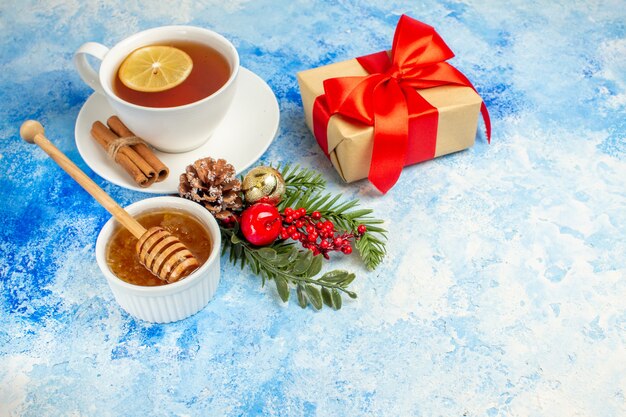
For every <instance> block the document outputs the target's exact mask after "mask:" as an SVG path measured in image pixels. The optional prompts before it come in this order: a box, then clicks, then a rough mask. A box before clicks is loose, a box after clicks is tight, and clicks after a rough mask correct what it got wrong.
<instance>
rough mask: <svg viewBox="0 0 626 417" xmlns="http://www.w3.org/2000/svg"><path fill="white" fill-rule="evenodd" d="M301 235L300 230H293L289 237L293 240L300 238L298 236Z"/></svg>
mask: <svg viewBox="0 0 626 417" xmlns="http://www.w3.org/2000/svg"><path fill="white" fill-rule="evenodd" d="M301 236H302V235H301V234H300V232H293V233H292V234H291V238H292V239H293V240H300V237H301Z"/></svg>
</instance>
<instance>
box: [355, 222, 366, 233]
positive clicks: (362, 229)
mask: <svg viewBox="0 0 626 417" xmlns="http://www.w3.org/2000/svg"><path fill="white" fill-rule="evenodd" d="M356 231H357V232H359V234H360V235H362V234H365V232H367V226H365V225H364V224H360V225H359V227H357V228H356Z"/></svg>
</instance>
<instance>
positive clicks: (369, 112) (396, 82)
mask: <svg viewBox="0 0 626 417" xmlns="http://www.w3.org/2000/svg"><path fill="white" fill-rule="evenodd" d="M453 56H454V53H453V52H452V51H451V50H450V48H448V46H447V45H446V44H445V42H444V41H443V39H442V38H441V37H440V36H439V34H437V32H435V29H434V28H433V27H431V26H429V25H426V24H424V23H422V22H419V21H417V20H415V19H412V18H410V17H408V16H406V15H402V16H401V17H400V21H399V22H398V26H397V27H396V32H395V34H394V39H393V46H392V49H391V59H390V58H389V56H388V54H387V53H386V52H385V51H383V52H379V53H376V54H372V55H367V56H364V57H360V58H357V59H358V61H359V63H360V64H361V66H363V68H365V70H366V71H368V72H369V73H370V75H366V76H362V77H360V76H357V77H339V78H330V79H327V80H325V81H324V92H325V95H324V96H320V97H319V98H318V100H316V104H315V107H316V108H317V114H315V113H316V110H315V109H314V120H315V121H316V123H315V129H314V130H315V132H314V133H315V136H316V138H317V139H318V141H319V142H320V145H322V149H324V152H325V153H326V154H328V138H327V134H326V128H327V124H328V119H329V117H330V116H331V115H333V114H341V115H343V116H345V117H348V118H351V119H353V120H356V121H358V122H361V123H364V124H366V125H369V126H372V125H373V126H374V146H373V151H372V162H371V165H370V170H369V175H368V178H369V180H370V182H371V183H372V184H374V186H375V187H376V188H378V189H379V190H380V191H381V192H383V193H386V192H387V191H388V190H389V189H390V188H391V187H392V186H393V185H394V184H395V183H396V181H397V180H398V178H399V176H400V173H401V171H402V168H403V167H404V165H405V164H406V163H407V162H410V163H415V162H419V161H421V160H426V159H432V158H433V157H434V155H435V145H436V138H437V115H438V113H437V109H436V108H435V107H433V106H432V105H431V104H430V103H428V102H427V101H426V100H425V99H424V98H423V97H422V96H420V94H419V93H418V92H417V91H416V89H421V88H431V87H438V86H441V85H459V86H467V87H471V88H474V86H473V85H472V83H471V82H470V81H469V80H468V79H467V78H466V77H465V76H464V75H463V74H462V73H461V72H460V71H458V70H457V69H456V68H454V67H453V66H452V65H450V64H448V63H447V62H445V61H446V60H448V59H450V58H452V57H453ZM320 107H327V108H326V109H322V110H326V111H323V113H325V116H324V115H321V114H320V111H319V110H320ZM481 112H482V115H483V119H484V121H485V127H486V130H487V140H488V141H490V140H491V124H490V121H489V113H488V111H487V107H486V106H485V104H484V102H483V104H482V105H481ZM429 115H434V116H435V117H428V116H429ZM410 117H411V120H417V119H419V118H420V117H425V123H424V121H423V122H422V124H421V125H420V126H419V130H421V132H420V133H421V134H422V135H424V134H425V137H421V138H420V142H421V143H419V146H420V147H421V148H422V149H420V150H418V153H421V155H419V156H418V157H417V160H412V161H409V160H408V159H407V153H408V150H409V148H410V147H411V148H415V146H414V145H411V144H409V131H410V130H411V131H413V130H415V129H412V128H410V126H409V125H410V123H409V118H410ZM320 121H324V122H323V123H319V122H320ZM424 130H426V132H424Z"/></svg>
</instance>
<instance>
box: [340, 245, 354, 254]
mask: <svg viewBox="0 0 626 417" xmlns="http://www.w3.org/2000/svg"><path fill="white" fill-rule="evenodd" d="M341 251H342V252H343V253H345V254H346V255H350V254H351V253H352V246H349V245H346V246H344V247H343V248H341Z"/></svg>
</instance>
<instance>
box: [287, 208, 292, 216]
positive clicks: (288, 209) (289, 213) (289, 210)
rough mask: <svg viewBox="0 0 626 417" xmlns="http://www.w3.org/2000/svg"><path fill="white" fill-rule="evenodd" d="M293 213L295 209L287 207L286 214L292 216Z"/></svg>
mask: <svg viewBox="0 0 626 417" xmlns="http://www.w3.org/2000/svg"><path fill="white" fill-rule="evenodd" d="M292 214H293V209H292V208H291V207H287V208H286V209H285V216H291V215H292Z"/></svg>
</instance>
